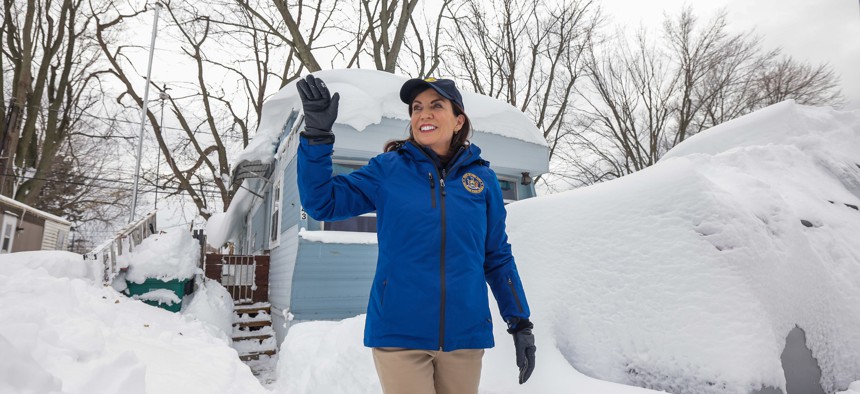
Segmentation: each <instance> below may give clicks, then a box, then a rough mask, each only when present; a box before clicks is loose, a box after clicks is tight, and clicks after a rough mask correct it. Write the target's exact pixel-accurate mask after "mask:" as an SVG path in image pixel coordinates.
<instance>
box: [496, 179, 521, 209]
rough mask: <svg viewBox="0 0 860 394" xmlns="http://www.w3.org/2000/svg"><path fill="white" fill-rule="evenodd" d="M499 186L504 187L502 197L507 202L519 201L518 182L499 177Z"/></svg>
mask: <svg viewBox="0 0 860 394" xmlns="http://www.w3.org/2000/svg"><path fill="white" fill-rule="evenodd" d="M499 186H500V187H501V188H502V199H503V200H505V203H509V202H514V201H517V182H516V181H512V180H508V179H501V178H499Z"/></svg>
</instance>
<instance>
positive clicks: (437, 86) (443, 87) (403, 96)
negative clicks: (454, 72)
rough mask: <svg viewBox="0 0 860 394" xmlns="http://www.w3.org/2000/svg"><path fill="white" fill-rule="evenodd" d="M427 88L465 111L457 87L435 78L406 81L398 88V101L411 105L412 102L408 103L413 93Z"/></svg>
mask: <svg viewBox="0 0 860 394" xmlns="http://www.w3.org/2000/svg"><path fill="white" fill-rule="evenodd" d="M427 88H433V90H435V91H436V93H439V95H440V96H442V97H444V98H446V99H448V100H451V101H452V102H454V103H455V104H457V105H458V106H460V109H462V110H464V111H465V110H466V107H465V106H463V96H462V95H461V94H460V90H458V89H457V85H456V84H454V81H452V80H450V79H436V78H424V79H419V78H414V79H410V80H408V81H406V83H404V84H403V87H402V88H400V101H403V102H404V103H406V104H408V105H411V104H412V102H411V101H409V100H410V99H412V98H413V95H415V92H416V91H418V89H421V90H422V91H423V90H424V89H427Z"/></svg>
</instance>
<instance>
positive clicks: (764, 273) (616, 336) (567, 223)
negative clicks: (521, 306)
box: [508, 102, 860, 393]
mask: <svg viewBox="0 0 860 394" xmlns="http://www.w3.org/2000/svg"><path fill="white" fill-rule="evenodd" d="M858 185H860V114H858V113H857V112H853V113H844V112H837V111H833V110H829V109H822V108H810V107H803V106H799V105H795V104H794V103H793V102H784V103H780V104H777V105H775V106H772V107H769V108H767V109H764V110H762V111H759V112H757V113H754V114H751V115H749V116H747V117H744V118H741V119H738V120H736V121H733V122H729V123H726V124H724V125H721V126H719V127H716V128H713V129H711V130H708V131H706V132H703V133H702V134H700V135H698V136H695V137H693V138H691V139H690V140H688V141H686V142H684V143H683V144H681V145H679V146H678V147H676V148H675V149H674V150H673V151H672V152H669V154H667V155H666V158H665V159H664V160H662V161H661V162H660V163H658V164H657V165H655V166H653V167H651V168H648V169H646V170H643V171H640V172H638V173H636V174H633V175H630V176H626V177H624V178H621V179H618V180H614V181H611V182H607V183H604V184H600V185H596V186H592V187H588V188H583V189H579V190H575V191H571V192H567V193H563V194H559V195H553V196H548V197H543V198H537V199H532V200H527V201H524V202H521V203H516V204H513V205H512V206H510V207H509V209H508V212H509V217H508V224H509V228H508V232H509V235H510V238H511V243H512V244H513V250H514V254H515V255H516V257H517V261H518V262H519V266H520V271H521V273H522V277H523V281H524V285H525V286H526V289H527V291H528V295H529V297H530V304H531V305H532V312H533V314H534V320H535V321H537V322H538V323H536V324H537V325H538V327H541V328H542V329H541V330H539V333H552V335H546V336H539V337H538V338H539V340H540V341H541V343H542V344H543V345H544V348H545V347H546V346H547V345H550V346H553V347H558V349H559V350H560V351H561V352H562V354H564V356H565V357H566V358H567V359H568V360H569V361H570V363H571V364H572V365H573V366H574V367H575V368H576V369H577V370H579V371H582V372H584V373H586V374H588V375H590V376H594V377H597V378H600V379H606V380H610V381H615V382H621V383H627V384H635V385H640V386H645V387H652V388H657V389H664V390H670V391H673V392H696V393H708V392H720V393H723V392H726V393H747V392H749V391H750V390H753V389H756V388H759V387H761V386H773V387H779V388H782V389H783V390H785V387H784V386H785V378H784V375H783V371H782V368H781V365H780V353H781V352H782V349H783V346H784V344H785V337H786V335H787V334H788V332H789V331H790V330H791V329H792V328H793V327H794V326H795V325H798V326H800V327H801V328H803V329H804V330H805V331H806V336H807V342H808V345H809V346H810V348H811V350H812V353H813V355H814V356H815V358H816V359H817V360H818V362H819V364H820V366H821V368H822V372H823V376H822V381H821V383H822V386H823V387H824V389H825V390H826V391H827V392H834V391H837V390H839V389H841V390H844V389H846V388H847V387H848V385H849V384H850V383H851V382H852V381H855V380H858V379H860V330H858V327H860V307H858V305H860V285H858V281H857V278H860V243H858V242H857V234H860V212H858V210H857V209H856V207H857V206H860V187H858ZM539 335H540V334H539Z"/></svg>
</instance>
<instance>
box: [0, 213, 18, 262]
mask: <svg viewBox="0 0 860 394" xmlns="http://www.w3.org/2000/svg"><path fill="white" fill-rule="evenodd" d="M17 229H18V217H17V216H15V215H12V214H10V213H8V212H6V213H3V222H2V223H0V253H12V247H13V246H14V245H15V232H16V230H17ZM7 236H8V237H9V248H8V249H2V248H3V243H4V242H5V241H6V237H7Z"/></svg>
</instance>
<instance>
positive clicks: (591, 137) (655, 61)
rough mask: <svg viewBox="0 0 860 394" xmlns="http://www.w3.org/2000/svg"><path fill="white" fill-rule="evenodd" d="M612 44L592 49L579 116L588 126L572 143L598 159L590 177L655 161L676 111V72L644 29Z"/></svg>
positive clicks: (624, 171)
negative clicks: (587, 85)
mask: <svg viewBox="0 0 860 394" xmlns="http://www.w3.org/2000/svg"><path fill="white" fill-rule="evenodd" d="M613 46H614V49H612V50H609V51H608V52H606V53H598V52H597V50H596V48H594V47H592V48H591V50H590V52H589V61H588V62H587V65H588V70H589V77H590V82H591V86H592V91H587V92H584V94H583V100H584V101H585V102H586V103H587V106H586V107H585V108H584V109H583V115H584V117H585V118H586V119H588V120H589V125H590V127H589V129H587V130H585V131H583V132H582V133H580V134H579V135H578V141H577V144H576V146H577V147H578V148H580V149H583V148H584V149H588V150H591V151H592V155H593V156H594V157H595V158H598V161H602V162H603V164H602V165H598V166H597V167H596V168H602V170H596V171H595V170H594V169H592V170H591V171H590V172H591V173H592V174H591V177H593V178H592V179H590V181H597V180H598V179H607V178H609V179H611V178H613V177H619V176H623V175H626V174H630V173H633V172H636V171H639V170H641V169H643V168H645V167H648V166H650V165H652V164H654V163H656V162H657V160H658V159H659V157H660V156H661V155H662V153H664V152H665V151H666V150H667V149H668V146H667V145H668V144H667V136H666V131H667V124H668V122H669V121H670V119H671V117H672V115H674V113H675V108H674V107H673V106H672V101H673V93H674V92H675V89H676V88H677V85H678V81H679V79H680V78H679V75H678V74H677V73H674V72H672V70H671V64H669V61H668V59H667V56H665V54H664V53H661V51H660V49H659V48H657V46H656V44H655V43H654V42H653V41H651V40H650V39H649V37H648V36H647V33H646V32H645V31H644V30H640V31H639V32H638V33H637V35H636V37H635V40H634V41H633V42H632V43H629V42H627V41H624V40H620V41H618V42H616V43H614V45H613ZM604 150H608V151H609V152H612V153H609V152H605V151H604Z"/></svg>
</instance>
